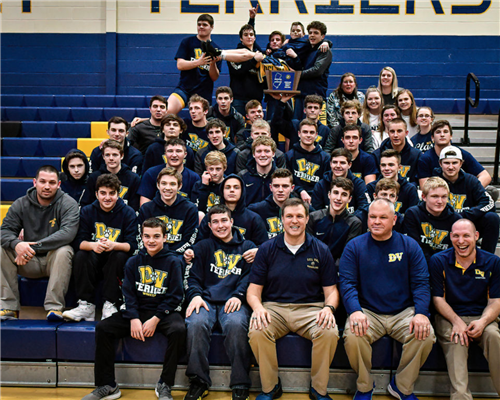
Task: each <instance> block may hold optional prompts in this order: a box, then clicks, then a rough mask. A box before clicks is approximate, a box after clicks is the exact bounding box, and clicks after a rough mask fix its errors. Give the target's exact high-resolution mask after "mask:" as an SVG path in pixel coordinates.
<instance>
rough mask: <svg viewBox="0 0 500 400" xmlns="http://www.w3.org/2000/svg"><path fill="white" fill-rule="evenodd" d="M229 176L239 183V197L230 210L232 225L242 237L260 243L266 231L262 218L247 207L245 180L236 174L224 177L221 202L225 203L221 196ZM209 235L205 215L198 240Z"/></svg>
mask: <svg viewBox="0 0 500 400" xmlns="http://www.w3.org/2000/svg"><path fill="white" fill-rule="evenodd" d="M230 178H236V179H238V180H239V181H240V183H241V198H240V200H239V201H238V203H237V204H236V208H235V209H234V210H233V211H232V218H233V220H234V225H233V226H234V227H235V228H238V230H239V231H240V233H241V234H242V235H243V237H244V239H246V240H251V241H252V242H253V243H255V244H256V245H261V244H262V243H264V242H265V241H266V240H267V239H268V238H267V231H266V226H265V225H264V222H263V221H262V218H261V217H260V216H259V215H258V214H256V213H254V212H253V211H250V210H249V209H247V206H246V202H245V182H243V180H242V179H241V178H240V177H239V176H238V175H234V174H232V175H229V176H226V178H224V180H223V181H222V183H221V184H220V187H221V204H226V202H225V200H224V197H223V195H222V194H223V190H222V188H224V184H225V182H226V181H227V180H228V179H230ZM209 235H210V228H209V227H208V219H207V216H205V218H203V220H202V221H201V224H200V231H199V233H198V240H202V239H205V238H207V237H209Z"/></svg>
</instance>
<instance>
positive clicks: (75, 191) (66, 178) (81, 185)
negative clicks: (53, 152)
mask: <svg viewBox="0 0 500 400" xmlns="http://www.w3.org/2000/svg"><path fill="white" fill-rule="evenodd" d="M70 153H80V154H82V155H83V164H84V165H85V173H84V174H83V176H82V177H81V178H80V179H78V180H76V179H75V178H73V177H72V176H71V174H70V173H69V169H68V159H67V157H68V154H70ZM61 171H62V174H61V190H62V191H63V192H64V193H67V194H69V195H70V196H71V197H72V198H73V199H75V201H76V202H77V203H78V204H80V200H81V198H82V195H83V192H84V191H85V188H86V187H87V179H88V177H89V173H90V172H89V171H90V165H89V162H88V160H87V156H86V155H85V153H84V152H83V151H81V150H78V149H71V150H70V151H68V152H67V153H66V156H65V157H64V161H63V163H62V167H61Z"/></svg>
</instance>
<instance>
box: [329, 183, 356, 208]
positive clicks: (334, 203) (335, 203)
mask: <svg viewBox="0 0 500 400" xmlns="http://www.w3.org/2000/svg"><path fill="white" fill-rule="evenodd" d="M328 198H329V199H330V209H332V210H333V211H334V212H335V214H340V213H341V212H342V211H344V210H345V208H346V207H347V205H348V204H349V202H350V201H351V199H352V197H351V194H350V193H349V191H347V190H345V189H343V188H341V187H338V186H334V187H333V188H332V190H330V191H329V192H328Z"/></svg>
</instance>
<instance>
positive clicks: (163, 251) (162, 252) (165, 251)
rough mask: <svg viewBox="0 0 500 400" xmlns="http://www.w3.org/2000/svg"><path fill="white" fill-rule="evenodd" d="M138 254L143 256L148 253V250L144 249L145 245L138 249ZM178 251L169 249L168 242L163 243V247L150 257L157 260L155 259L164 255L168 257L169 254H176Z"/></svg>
mask: <svg viewBox="0 0 500 400" xmlns="http://www.w3.org/2000/svg"><path fill="white" fill-rule="evenodd" d="M139 254H140V255H141V256H143V257H145V256H147V255H149V254H148V251H147V250H146V248H145V247H143V248H142V249H141V250H140V251H139ZM177 255H178V253H176V252H174V251H172V250H170V249H169V248H168V244H166V243H165V244H164V245H163V249H161V250H160V251H159V252H158V253H156V254H155V255H154V256H153V257H151V256H150V257H151V258H152V259H153V260H157V259H162V258H166V257H169V256H177Z"/></svg>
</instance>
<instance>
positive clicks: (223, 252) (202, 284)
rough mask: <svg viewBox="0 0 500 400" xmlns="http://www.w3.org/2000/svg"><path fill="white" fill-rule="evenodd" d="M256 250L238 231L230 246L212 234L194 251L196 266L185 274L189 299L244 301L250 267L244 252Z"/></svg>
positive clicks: (217, 301)
mask: <svg viewBox="0 0 500 400" xmlns="http://www.w3.org/2000/svg"><path fill="white" fill-rule="evenodd" d="M256 247H257V246H256V245H255V244H253V243H252V242H251V241H250V240H245V239H243V236H242V235H241V233H240V231H239V230H238V229H236V228H233V238H232V239H231V240H230V241H229V242H228V243H225V242H223V241H222V240H220V239H218V238H216V237H215V236H214V235H213V234H212V233H210V237H209V238H208V239H204V240H202V241H201V242H198V243H197V244H196V245H195V246H194V248H193V250H194V254H195V256H194V259H193V266H192V267H191V268H190V269H188V270H187V271H186V275H187V286H186V298H187V300H188V301H191V300H192V299H193V297H195V296H201V297H202V298H203V300H207V301H209V302H213V303H219V304H221V303H222V304H223V303H225V302H226V301H227V300H229V299H230V298H231V297H236V298H238V299H240V300H241V301H242V302H245V296H246V292H247V287H248V276H249V274H250V268H251V264H249V263H247V262H246V261H245V259H244V258H243V253H245V251H247V250H250V249H254V248H256Z"/></svg>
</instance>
